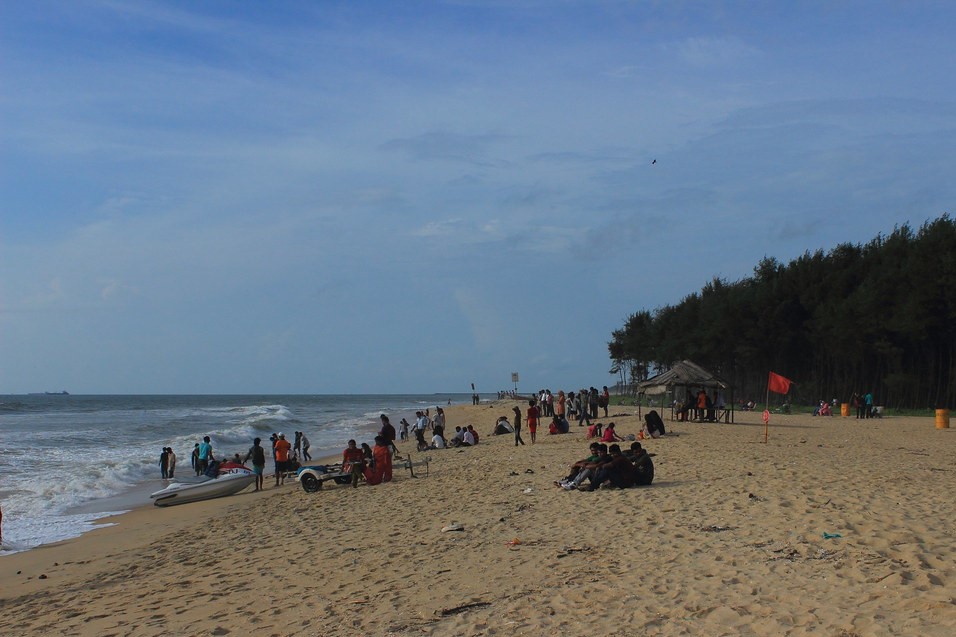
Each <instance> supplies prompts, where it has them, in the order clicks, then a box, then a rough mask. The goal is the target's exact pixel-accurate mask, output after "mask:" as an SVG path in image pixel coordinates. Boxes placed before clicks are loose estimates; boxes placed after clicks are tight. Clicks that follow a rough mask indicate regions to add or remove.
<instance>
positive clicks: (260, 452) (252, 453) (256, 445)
mask: <svg viewBox="0 0 956 637" xmlns="http://www.w3.org/2000/svg"><path fill="white" fill-rule="evenodd" d="M261 442H262V439H261V438H256V439H255V440H253V441H252V446H251V447H249V453H247V454H246V458H245V460H243V463H245V462H247V461H248V460H249V459H250V458H251V459H252V472H253V473H254V474H255V475H256V491H262V481H263V477H262V476H263V474H264V473H265V470H266V452H265V449H263V448H262V445H261V444H260V443H261Z"/></svg>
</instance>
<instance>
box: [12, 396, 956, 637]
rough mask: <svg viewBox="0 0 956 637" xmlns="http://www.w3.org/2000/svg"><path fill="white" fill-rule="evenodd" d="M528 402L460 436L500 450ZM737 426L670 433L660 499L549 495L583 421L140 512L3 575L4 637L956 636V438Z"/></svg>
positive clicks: (853, 426)
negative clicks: (349, 483)
mask: <svg viewBox="0 0 956 637" xmlns="http://www.w3.org/2000/svg"><path fill="white" fill-rule="evenodd" d="M513 404H515V403H511V402H504V401H503V402H499V403H496V404H494V405H492V406H488V405H483V406H481V407H470V406H468V407H456V408H450V409H448V410H447V414H448V421H449V425H451V427H452V429H453V428H454V425H456V424H462V423H473V424H475V425H476V427H477V429H478V431H479V433H482V434H487V432H488V430H489V429H490V428H491V424H492V423H493V422H494V420H495V416H497V415H504V414H507V415H510V412H511V409H510V408H511V406H512V405H513ZM634 409H635V408H630V407H628V408H621V407H612V408H611V412H612V417H611V418H610V419H609V420H613V421H615V422H616V423H617V425H618V432H619V433H621V434H628V433H636V432H637V431H638V418H637V417H636V415H632V416H622V415H615V414H621V413H622V412H624V411H627V412H632V411H633V410H634ZM602 420H603V419H602ZM737 421H738V422H737V424H734V425H725V424H720V425H715V424H696V423H672V422H670V421H668V422H667V424H668V425H669V427H670V430H671V431H672V432H674V433H676V434H679V435H675V436H668V437H666V438H663V439H660V440H650V441H647V442H646V443H645V446H646V447H647V448H648V449H649V451H651V452H652V453H654V454H656V457H655V458H654V460H655V465H656V469H657V478H656V481H655V483H654V485H653V486H652V487H646V488H636V489H628V490H625V491H618V490H600V491H596V492H593V493H581V492H566V491H564V490H561V489H558V488H556V487H554V486H553V485H552V481H553V480H555V479H557V478H559V477H561V476H562V475H563V474H564V473H565V471H566V467H567V464H568V463H569V462H571V461H573V460H576V459H578V458H580V457H583V456H585V455H587V454H586V448H587V443H586V441H585V439H584V434H583V432H582V431H581V430H580V429H578V428H576V427H573V428H572V433H571V434H570V435H565V436H547V435H543V436H541V437H539V441H538V444H536V445H534V446H531V445H530V444H529V445H526V446H524V447H520V448H515V447H514V443H513V440H512V439H511V438H510V437H504V436H501V437H497V438H493V437H488V436H487V435H485V436H483V437H482V439H481V443H480V444H479V445H478V446H477V447H475V448H471V449H465V450H462V451H458V450H441V451H432V452H430V453H429V454H428V455H429V456H430V457H431V459H432V462H431V467H430V475H429V476H428V477H420V478H417V479H412V478H410V477H409V475H408V472H407V471H405V470H396V474H395V480H394V481H393V482H392V483H390V484H385V485H381V486H376V487H369V486H366V485H363V486H361V487H360V488H358V489H352V488H351V487H343V486H331V487H329V488H327V489H325V490H323V491H321V492H319V493H314V494H307V493H304V492H303V491H302V490H301V489H300V488H299V487H298V485H297V484H296V483H292V484H291V485H288V484H287V485H286V486H285V487H281V488H279V489H272V488H267V490H266V491H265V492H263V493H258V494H256V493H243V494H240V495H238V496H233V497H229V498H222V499H219V500H214V501H209V502H204V503H196V504H188V505H182V506H179V507H173V508H169V509H154V508H144V509H142V510H137V511H134V512H132V513H129V514H126V515H123V516H120V517H118V518H114V519H113V520H112V521H113V522H117V523H118V524H117V525H116V526H111V527H107V528H103V529H100V530H97V531H94V532H93V533H90V534H87V535H85V536H83V537H81V538H78V539H75V540H70V541H68V542H64V543H61V544H58V545H54V546H47V547H41V548H38V549H35V550H32V551H29V552H26V553H21V554H16V555H12V556H8V557H3V558H0V634H2V635H246V634H254V635H264V636H268V635H283V636H284V635H290V636H291V635H295V636H303V635H343V636H344V635H348V636H355V635H373V636H384V635H396V636H399V635H401V636H406V635H408V636H410V635H574V636H577V635H774V636H775V635H824V636H832V637H838V636H839V637H850V636H853V635H860V636H870V635H940V636H944V635H945V636H947V637H949V636H951V635H954V634H956V554H954V548H953V546H954V541H953V536H954V533H956V507H954V493H956V489H954V487H956V465H954V453H953V452H954V449H956V429H949V430H937V429H935V427H934V421H933V420H932V419H927V418H899V417H896V418H885V419H883V420H870V421H857V420H855V419H843V418H840V417H835V418H826V419H821V418H812V417H809V416H779V415H774V416H773V418H772V421H771V430H770V441H769V444H766V445H765V444H762V441H763V424H762V423H761V422H760V414H759V413H750V414H747V413H738V414H737ZM605 422H606V421H605ZM525 439H526V440H527V439H528V436H527V431H525ZM409 446H410V445H409V444H407V443H406V444H404V445H400V447H401V448H402V450H403V451H407V450H408V448H409ZM414 455H415V456H416V457H419V456H420V454H414ZM266 484H267V486H268V485H270V481H269V480H268V479H267V482H266ZM452 522H457V523H460V524H461V525H462V526H463V527H464V530H463V531H459V532H447V533H443V532H441V529H442V527H443V526H445V525H447V524H449V523H452ZM824 532H826V533H829V534H839V535H840V536H842V537H837V538H831V539H825V538H824V536H823V534H824ZM515 538H517V539H518V540H519V541H520V543H518V544H510V542H512V541H513V540H515ZM41 575H45V576H46V577H45V579H40V576H41Z"/></svg>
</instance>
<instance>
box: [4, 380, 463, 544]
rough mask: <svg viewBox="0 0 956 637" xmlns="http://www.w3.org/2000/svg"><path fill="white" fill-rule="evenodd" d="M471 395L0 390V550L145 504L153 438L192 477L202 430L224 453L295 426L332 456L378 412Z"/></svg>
mask: <svg viewBox="0 0 956 637" xmlns="http://www.w3.org/2000/svg"><path fill="white" fill-rule="evenodd" d="M470 402H471V394H421V395H418V394H408V395H392V394H383V395H316V396H304V395H290V396H278V395H263V396H252V395H250V396H244V395H243V396H240V395H230V396H98V395H97V396H74V395H65V394H29V395H0V511H2V516H3V517H2V538H3V542H2V545H0V555H5V554H9V553H12V552H18V551H24V550H28V549H31V548H35V547H37V546H40V545H42V544H48V543H52V542H59V541H62V540H66V539H69V538H73V537H77V536H79V535H81V534H83V533H85V532H87V531H90V530H92V529H93V528H96V526H97V524H98V522H97V521H98V520H102V519H103V518H105V517H109V516H112V515H115V514H117V513H122V512H125V511H128V510H131V509H133V508H137V507H140V506H145V505H150V504H151V500H149V494H150V493H152V492H153V491H157V490H159V489H162V488H163V487H164V486H165V485H166V484H167V482H166V481H164V480H163V479H162V478H161V474H160V468H159V456H160V453H161V452H162V449H163V447H172V448H173V451H174V452H175V453H176V456H177V465H176V474H177V475H179V476H184V475H194V473H193V472H192V468H191V466H190V456H191V453H192V449H193V446H194V445H195V444H196V443H197V442H200V441H201V440H202V437H203V436H209V437H210V438H211V441H212V446H213V450H214V453H215V454H216V457H217V458H226V457H232V456H233V455H234V454H236V453H239V454H241V455H242V456H243V457H244V456H245V454H246V452H247V451H248V449H249V447H250V446H251V445H252V440H253V438H257V437H258V438H261V439H262V440H263V443H264V444H265V445H268V444H269V436H270V435H271V434H272V433H284V434H285V436H286V439H288V440H289V442H293V441H294V437H295V433H294V432H296V431H302V432H305V434H306V436H307V437H308V438H309V441H310V443H311V448H310V453H311V455H312V456H313V458H316V459H318V458H321V457H323V456H331V455H338V454H339V453H341V450H342V449H343V448H344V447H345V446H346V442H347V441H348V439H349V438H355V439H356V440H357V441H359V442H365V441H368V442H369V443H371V442H372V438H373V437H374V432H376V431H378V428H379V427H380V420H379V415H380V414H386V415H388V416H389V418H390V419H391V421H392V424H394V425H396V428H397V426H398V423H399V421H400V420H401V419H402V418H408V419H409V422H414V419H413V417H414V413H415V412H416V411H418V410H424V409H427V408H428V409H431V411H432V413H434V411H435V408H436V407H438V406H442V407H444V406H446V405H449V404H451V405H454V404H463V403H469V404H470ZM267 448H268V447H267ZM267 472H268V468H267ZM99 524H102V522H100V523H99Z"/></svg>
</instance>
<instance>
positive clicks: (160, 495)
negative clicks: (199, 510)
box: [149, 462, 256, 507]
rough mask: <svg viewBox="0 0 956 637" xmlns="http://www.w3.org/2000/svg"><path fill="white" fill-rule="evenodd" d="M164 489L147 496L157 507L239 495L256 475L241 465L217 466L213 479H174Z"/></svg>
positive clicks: (207, 476)
mask: <svg viewBox="0 0 956 637" xmlns="http://www.w3.org/2000/svg"><path fill="white" fill-rule="evenodd" d="M174 480H175V481H174V482H173V483H172V484H170V485H169V486H168V487H166V488H165V489H160V490H159V491H157V492H155V493H151V494H150V495H149V497H150V499H152V500H153V504H155V505H156V506H158V507H166V506H172V505H174V504H186V503H187V502H199V501H200V500H211V499H213V498H221V497H223V496H226V495H233V494H235V493H239V492H240V491H242V490H243V489H245V488H246V487H248V486H249V485H250V484H252V483H254V482H255V481H256V475H255V474H254V473H253V472H252V471H250V470H249V469H247V468H246V467H244V466H243V465H241V464H234V463H229V462H227V463H223V464H221V465H219V467H218V471H217V472H216V475H215V477H214V476H210V475H203V476H199V477H196V478H191V477H190V478H181V479H180V478H174Z"/></svg>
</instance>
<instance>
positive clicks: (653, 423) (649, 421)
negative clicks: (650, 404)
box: [644, 409, 665, 438]
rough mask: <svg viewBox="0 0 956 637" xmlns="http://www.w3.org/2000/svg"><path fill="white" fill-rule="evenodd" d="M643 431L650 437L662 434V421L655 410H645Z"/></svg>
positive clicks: (657, 436)
mask: <svg viewBox="0 0 956 637" xmlns="http://www.w3.org/2000/svg"><path fill="white" fill-rule="evenodd" d="M644 432H645V433H646V434H647V435H648V436H650V437H651V438H659V437H660V436H663V435H664V433H665V432H664V421H663V420H662V419H661V416H660V414H658V413H657V412H656V411H655V410H653V409H652V410H651V411H649V412H647V415H646V416H644Z"/></svg>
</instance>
